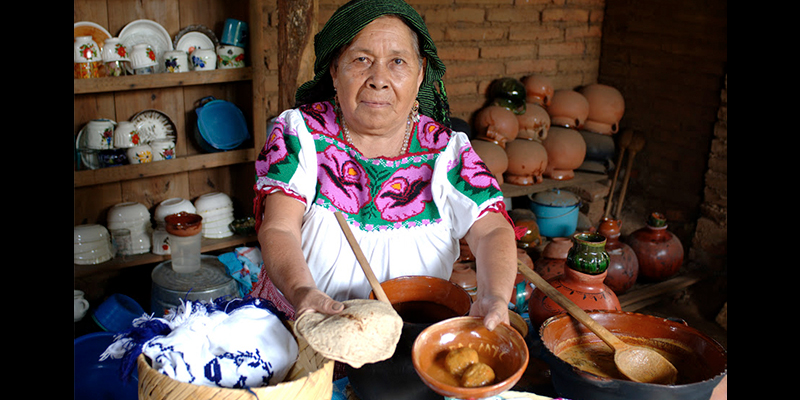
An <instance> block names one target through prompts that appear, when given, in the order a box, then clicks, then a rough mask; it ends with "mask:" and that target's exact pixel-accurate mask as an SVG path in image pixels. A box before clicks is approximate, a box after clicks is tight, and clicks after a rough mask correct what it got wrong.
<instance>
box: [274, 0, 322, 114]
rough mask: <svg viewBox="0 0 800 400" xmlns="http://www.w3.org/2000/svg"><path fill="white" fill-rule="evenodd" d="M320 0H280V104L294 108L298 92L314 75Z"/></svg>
mask: <svg viewBox="0 0 800 400" xmlns="http://www.w3.org/2000/svg"><path fill="white" fill-rule="evenodd" d="M318 14H319V1H318V0H278V16H279V19H278V61H279V66H278V77H279V78H280V86H279V88H278V106H279V109H280V110H286V109H288V108H292V107H294V103H295V101H294V95H295V92H296V91H297V88H298V87H299V86H300V84H302V83H303V82H305V81H307V80H309V79H310V78H311V76H313V70H314V61H313V56H314V35H315V34H316V32H317V15H318Z"/></svg>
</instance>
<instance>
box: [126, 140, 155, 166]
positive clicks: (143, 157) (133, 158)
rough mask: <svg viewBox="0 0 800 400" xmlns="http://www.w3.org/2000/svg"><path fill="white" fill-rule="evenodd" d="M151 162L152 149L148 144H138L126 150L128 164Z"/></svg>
mask: <svg viewBox="0 0 800 400" xmlns="http://www.w3.org/2000/svg"><path fill="white" fill-rule="evenodd" d="M151 161H153V149H152V148H151V147H150V145H149V144H140V145H138V146H133V147H129V148H128V162H129V163H131V164H144V163H149V162H151Z"/></svg>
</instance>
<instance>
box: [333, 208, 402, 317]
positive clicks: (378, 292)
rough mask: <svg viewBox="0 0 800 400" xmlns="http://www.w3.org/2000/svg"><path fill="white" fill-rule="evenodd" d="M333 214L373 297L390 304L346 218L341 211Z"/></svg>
mask: <svg viewBox="0 0 800 400" xmlns="http://www.w3.org/2000/svg"><path fill="white" fill-rule="evenodd" d="M334 214H335V215H336V220H337V221H338V222H339V226H340V227H341V228H342V232H344V236H345V237H346V238H347V243H350V247H351V248H352V249H353V253H355V255H356V259H357V260H358V263H359V264H360V265H361V269H363V270H364V275H366V276H367V280H368V281H369V285H370V286H372V291H373V292H374V293H375V297H376V298H377V299H378V300H380V301H383V302H385V303H387V304H392V303H391V302H390V301H389V297H387V296H386V292H384V291H383V287H382V286H381V283H380V282H378V278H376V277H375V273H374V272H372V267H370V266H369V262H368V261H367V258H366V257H364V253H363V252H362V251H361V246H359V245H358V241H356V237H355V236H353V232H352V231H350V226H348V225H347V220H345V219H344V215H342V213H341V212H339V211H336V212H335V213H334Z"/></svg>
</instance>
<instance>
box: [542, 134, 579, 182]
mask: <svg viewBox="0 0 800 400" xmlns="http://www.w3.org/2000/svg"><path fill="white" fill-rule="evenodd" d="M542 146H544V148H545V150H546V151H547V167H546V168H545V171H544V176H545V177H547V178H551V179H554V180H569V179H572V178H574V177H575V169H577V168H578V167H580V166H581V164H583V160H584V158H586V142H585V141H584V140H583V136H581V134H580V132H578V131H577V130H575V129H570V128H564V127H561V126H551V127H550V132H548V134H547V138H546V139H545V140H543V141H542Z"/></svg>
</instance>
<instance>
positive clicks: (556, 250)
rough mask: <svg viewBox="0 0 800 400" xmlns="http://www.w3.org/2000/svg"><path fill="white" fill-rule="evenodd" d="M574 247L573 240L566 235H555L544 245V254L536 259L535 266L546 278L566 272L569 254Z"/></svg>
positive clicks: (535, 269) (537, 271) (538, 272)
mask: <svg viewBox="0 0 800 400" xmlns="http://www.w3.org/2000/svg"><path fill="white" fill-rule="evenodd" d="M571 248H572V241H571V240H570V238H566V237H555V238H553V239H551V240H550V242H549V243H547V245H546V246H544V250H542V256H541V257H540V258H539V259H538V260H536V264H535V266H534V268H533V270H534V271H536V273H537V274H539V275H540V276H541V277H542V278H543V279H544V280H550V279H552V278H555V277H557V276H561V275H562V274H564V265H565V264H566V263H567V254H568V253H569V249H571Z"/></svg>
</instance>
